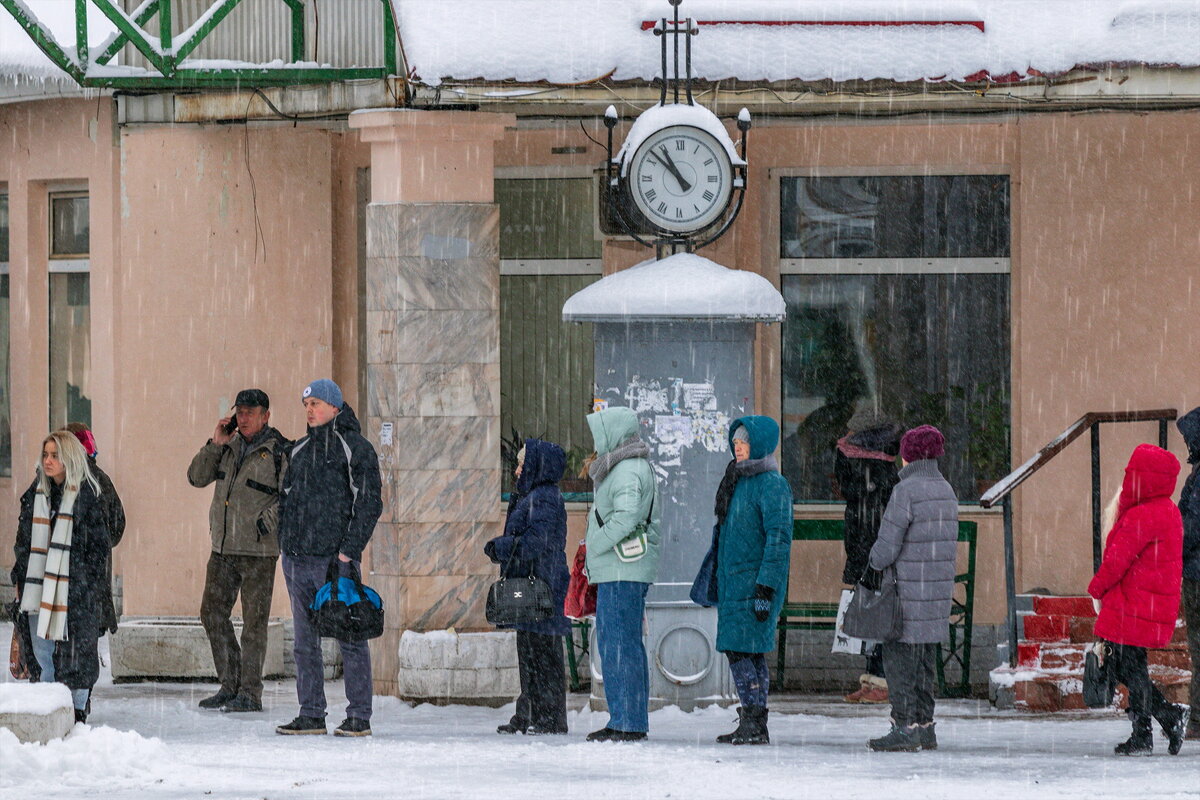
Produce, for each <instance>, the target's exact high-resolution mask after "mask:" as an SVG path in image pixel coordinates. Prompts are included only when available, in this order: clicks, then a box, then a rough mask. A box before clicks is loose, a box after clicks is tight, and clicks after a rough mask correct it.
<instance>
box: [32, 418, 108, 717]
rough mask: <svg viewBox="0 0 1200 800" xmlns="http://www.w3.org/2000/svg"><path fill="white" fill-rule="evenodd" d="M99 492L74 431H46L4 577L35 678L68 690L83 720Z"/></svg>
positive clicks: (100, 582)
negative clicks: (25, 631)
mask: <svg viewBox="0 0 1200 800" xmlns="http://www.w3.org/2000/svg"><path fill="white" fill-rule="evenodd" d="M99 493H100V484H99V482H98V481H97V480H96V478H95V476H93V475H92V473H91V471H90V469H89V468H88V458H87V453H86V452H85V451H84V449H83V446H82V445H81V444H80V443H79V440H78V439H76V438H75V435H74V434H73V433H71V432H70V431H55V432H54V433H52V434H50V435H49V436H47V437H46V438H45V440H43V442H42V453H41V458H40V460H39V462H38V477H37V480H36V481H35V482H34V485H33V486H31V487H30V488H29V489H28V490H27V491H26V492H25V493H24V494H23V495H22V496H21V501H20V509H21V511H20V517H19V521H18V524H17V540H16V543H15V545H14V546H13V554H14V555H15V557H16V558H15V560H14V563H13V569H12V575H11V577H12V581H13V584H14V585H15V586H16V587H17V592H18V596H19V597H20V601H21V602H20V610H21V612H22V616H24V617H26V620H27V623H28V625H29V629H30V631H31V633H32V645H33V647H32V649H33V655H34V657H35V658H36V660H37V664H38V667H39V675H40V677H39V680H41V681H45V682H49V681H56V682H58V683H62V684H64V685H65V686H66V687H67V688H68V689H70V690H71V699H72V702H73V705H74V707H75V721H76V722H86V721H87V715H88V709H89V706H90V702H89V700H90V696H91V690H92V686H94V685H95V683H96V680H97V678H99V676H100V658H99V653H98V649H97V643H98V641H99V638H100V631H101V624H102V622H103V621H104V609H103V603H104V602H105V599H106V598H107V593H106V592H105V591H104V582H105V580H106V578H107V572H106V571H105V569H106V565H107V563H108V559H109V557H110V555H111V553H112V542H111V540H110V538H109V533H108V526H107V524H106V523H105V520H104V510H103V507H102V505H101V503H100V494H99ZM64 568H65V569H64Z"/></svg>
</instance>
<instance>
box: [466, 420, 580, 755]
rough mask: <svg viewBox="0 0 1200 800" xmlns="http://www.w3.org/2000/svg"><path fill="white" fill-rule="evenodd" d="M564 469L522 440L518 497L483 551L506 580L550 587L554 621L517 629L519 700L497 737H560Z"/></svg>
mask: <svg viewBox="0 0 1200 800" xmlns="http://www.w3.org/2000/svg"><path fill="white" fill-rule="evenodd" d="M566 465H567V457H566V454H565V453H563V449H562V448H561V447H559V446H558V445H556V444H553V443H551V442H543V441H542V440H540V439H526V440H525V447H524V448H522V450H521V452H520V453H519V454H518V456H517V468H516V470H515V472H514V474H515V475H516V477H517V490H516V491H515V492H513V494H512V497H511V499H510V500H509V501H508V516H507V517H506V519H505V521H504V534H503V535H502V536H497V537H496V538H495V539H492V540H491V541H490V542H488V543H487V544H486V545H484V548H483V551H484V553H485V554H486V555H487V556H488V557H489V558H491V559H492V562H493V563H496V564H499V565H500V575H501V577H505V578H513V577H526V576H529V575H534V576H536V577H538V578H541V579H542V580H544V581H545V582H546V583H547V585H549V587H550V595H551V597H552V599H553V601H554V610H555V614H554V616H552V617H550V618H549V619H546V620H542V621H541V622H530V623H522V624H519V625H516V626H514V627H516V629H517V666H518V668H519V669H520V673H521V695H520V696H519V697H518V698H517V710H516V713H514V714H513V717H512V719H510V720H509V721H508V722H507V723H505V724H503V725H501V726H499V727H498V728H496V732H497V733H525V734H529V735H531V736H533V735H539V734H561V733H566V732H567V686H566V678H565V676H564V674H563V645H564V637H566V636H570V634H571V623H570V621H569V620H568V619H567V618H566V617H565V616H564V615H563V603H564V601H565V600H566V598H567V584H568V583H569V582H570V572H569V571H568V570H567V556H566V547H567V511H566V506H565V505H564V504H563V498H562V493H561V492H559V490H558V482H559V481H560V480H562V476H563V471H564V469H565V468H566Z"/></svg>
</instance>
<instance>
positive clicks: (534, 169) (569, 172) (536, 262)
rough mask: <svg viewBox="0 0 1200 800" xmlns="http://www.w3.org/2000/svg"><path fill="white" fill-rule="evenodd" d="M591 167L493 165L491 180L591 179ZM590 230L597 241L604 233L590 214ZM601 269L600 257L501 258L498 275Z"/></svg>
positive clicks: (585, 272) (581, 272) (596, 271)
mask: <svg viewBox="0 0 1200 800" xmlns="http://www.w3.org/2000/svg"><path fill="white" fill-rule="evenodd" d="M594 172H595V167H592V166H588V165H579V166H552V165H546V166H529V167H496V169H495V171H494V173H493V178H494V179H495V180H506V181H508V180H537V179H542V180H546V179H550V180H553V179H555V178H574V179H579V178H587V179H589V180H593V181H594V175H593V173H594ZM592 226H593V227H592V230H593V234H594V236H595V238H596V240H597V241H603V240H604V239H605V238H606V237H605V236H604V235H603V234H601V233H600V222H599V216H598V215H597V214H596V213H593V214H592ZM603 272H604V259H603V258H502V259H500V274H501V275H601V274H603Z"/></svg>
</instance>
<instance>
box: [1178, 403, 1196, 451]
mask: <svg viewBox="0 0 1200 800" xmlns="http://www.w3.org/2000/svg"><path fill="white" fill-rule="evenodd" d="M1175 427H1176V428H1179V433H1180V435H1181V436H1183V441H1184V443H1185V444H1186V445H1187V449H1188V463H1189V464H1195V463H1197V462H1200V408H1193V409H1192V410H1191V411H1189V412H1188V413H1186V414H1184V415H1183V416H1182V417H1180V418H1179V419H1178V420H1176V421H1175Z"/></svg>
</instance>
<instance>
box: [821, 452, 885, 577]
mask: <svg viewBox="0 0 1200 800" xmlns="http://www.w3.org/2000/svg"><path fill="white" fill-rule="evenodd" d="M848 442H849V444H851V445H853V447H850V448H846V449H847V450H849V451H850V452H856V450H855V448H862V449H863V450H870V451H873V452H877V453H884V454H889V455H892V456H895V453H896V452H898V450H899V448H900V439H899V437H898V436H896V435H895V432H894V431H892V432H891V435H887V436H885V435H884V433H882V432H880V431H864V432H862V433H860V434H855V435H853V436H850V437H849V438H848ZM833 471H834V476H835V477H836V479H837V483H838V490H839V491H840V492H841V494H842V497H843V498H844V499H845V500H846V530H845V541H844V542H843V544H844V545H845V549H846V563H845V566H843V567H842V583H847V584H850V585H851V586H853V585H854V584H855V583H857V582H858V579H859V578H861V577H862V575H863V572H865V571H866V569H867V559H868V557H869V556H870V555H871V547H872V546H873V545H874V544H875V539H876V537H877V536H878V535H879V524H880V523H881V522H882V521H883V511H884V509H886V508H887V504H888V500H890V499H891V497H892V489H893V488H895V486H896V484H897V483H898V482H899V480H900V476H899V469H898V468H897V467H896V462H895V461H884V460H881V459H878V458H858V457H850V456H847V455H846V453H844V452H843V451H842V449H840V448H839V449H838V450H837V453H836V455H835V456H834V462H833Z"/></svg>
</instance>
